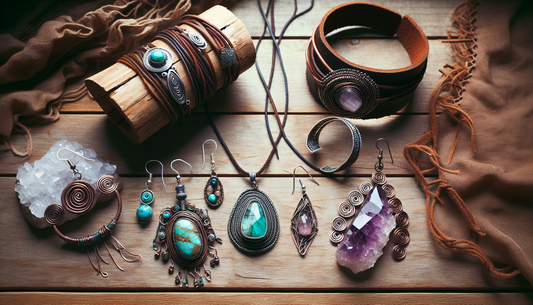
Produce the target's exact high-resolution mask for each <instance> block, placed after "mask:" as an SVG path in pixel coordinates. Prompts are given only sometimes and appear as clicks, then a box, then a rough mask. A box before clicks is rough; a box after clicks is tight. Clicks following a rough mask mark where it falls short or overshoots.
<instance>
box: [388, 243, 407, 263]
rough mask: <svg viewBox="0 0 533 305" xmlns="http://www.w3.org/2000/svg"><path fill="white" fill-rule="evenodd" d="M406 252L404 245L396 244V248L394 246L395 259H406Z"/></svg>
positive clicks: (393, 254) (393, 255)
mask: <svg viewBox="0 0 533 305" xmlns="http://www.w3.org/2000/svg"><path fill="white" fill-rule="evenodd" d="M406 254H407V253H406V252H405V249H404V247H402V246H400V245H396V246H394V248H392V257H394V258H395V259H398V260H400V259H404V258H405V255H406Z"/></svg>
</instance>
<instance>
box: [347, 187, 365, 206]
mask: <svg viewBox="0 0 533 305" xmlns="http://www.w3.org/2000/svg"><path fill="white" fill-rule="evenodd" d="M346 199H347V200H348V202H349V203H350V204H352V205H353V206H354V207H356V206H360V205H361V203H363V201H364V200H365V196H364V195H363V193H361V192H359V191H357V190H353V191H351V192H350V193H348V197H347V198H346Z"/></svg>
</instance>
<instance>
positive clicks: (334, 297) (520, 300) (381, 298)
mask: <svg viewBox="0 0 533 305" xmlns="http://www.w3.org/2000/svg"><path fill="white" fill-rule="evenodd" d="M177 300H179V302H180V303H186V304H212V303H216V304H250V303H261V304H272V305H275V304H332V303H335V304H352V303H355V302H357V304H483V305H485V304H486V305H490V304H502V303H508V304H531V302H532V300H533V295H532V294H531V293H529V294H520V293H494V294H488V293H465V292H462V293H427V292H422V293H401V294H397V293H381V294H376V293H261V294H259V293H234V292H209V293H201V292H194V293H193V292H174V293H172V292H166V293H152V292H143V293H101V292H96V293H94V292H93V293H66V292H62V293H61V292H60V293H58V292H31V293H25V292H9V293H0V302H1V303H3V304H13V303H18V304H20V303H25V304H36V303H38V304H43V305H44V304H72V305H77V304H102V305H103V304H123V303H127V304H148V303H156V302H157V303H161V304H171V303H176V302H177Z"/></svg>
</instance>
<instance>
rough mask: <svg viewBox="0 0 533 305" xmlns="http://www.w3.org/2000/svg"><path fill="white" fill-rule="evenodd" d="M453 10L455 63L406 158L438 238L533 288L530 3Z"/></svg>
mask: <svg viewBox="0 0 533 305" xmlns="http://www.w3.org/2000/svg"><path fill="white" fill-rule="evenodd" d="M452 17H453V23H454V25H455V26H456V27H457V31H455V32H449V33H448V39H446V40H444V41H443V42H444V43H448V44H449V45H450V46H451V48H452V51H453V57H454V58H453V59H454V60H455V63H453V64H447V65H445V66H444V67H445V69H446V70H443V71H441V72H442V74H443V78H442V79H441V81H440V82H439V83H438V84H437V86H436V88H435V89H434V91H433V93H432V94H431V97H430V103H429V114H430V121H431V129H430V130H428V131H427V132H426V133H425V134H424V135H422V136H421V137H420V138H419V139H418V140H417V141H415V142H414V143H411V144H409V145H407V146H406V147H405V148H404V155H405V158H406V159H407V161H408V162H409V163H410V164H411V166H412V167H413V169H414V171H415V176H416V178H417V181H418V182H419V184H420V185H421V186H422V188H423V190H424V191H425V193H426V194H427V197H426V205H427V220H428V227H429V230H430V232H431V234H432V235H433V237H434V238H435V240H436V241H437V243H438V244H439V245H441V246H442V247H444V248H446V249H448V250H452V251H457V252H461V253H466V254H468V255H471V256H473V257H475V258H477V259H478V260H479V261H480V262H481V265H482V266H483V270H484V273H485V276H486V278H487V279H488V280H489V281H490V282H492V281H493V279H494V278H498V279H506V278H511V277H514V276H516V275H517V274H519V273H522V274H523V275H524V277H525V278H526V279H527V280H528V281H529V283H530V284H532V285H533V264H532V262H533V220H532V219H533V192H532V190H533V136H532V132H533V39H532V37H533V2H531V1H496V0H493V1H490V0H489V1H479V3H478V1H467V2H465V3H463V4H461V5H460V6H459V7H457V9H456V10H455V11H454V12H453V15H452ZM439 110H442V112H443V114H440V115H437V111H439ZM474 130H475V133H474ZM445 154H448V158H447V161H445V162H443V160H442V159H441V156H443V155H445ZM435 173H437V177H435V178H432V177H431V175H435ZM426 176H428V178H426ZM433 177H434V176H433ZM450 204H454V205H455V207H456V208H450ZM459 215H461V216H459ZM459 217H462V219H464V221H465V223H466V225H467V227H466V226H464V227H462V226H460V225H458V224H460V223H459V222H458V221H457V218H459ZM501 264H504V265H503V266H502V265H501Z"/></svg>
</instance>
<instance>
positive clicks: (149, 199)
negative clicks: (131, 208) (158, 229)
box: [136, 160, 167, 223]
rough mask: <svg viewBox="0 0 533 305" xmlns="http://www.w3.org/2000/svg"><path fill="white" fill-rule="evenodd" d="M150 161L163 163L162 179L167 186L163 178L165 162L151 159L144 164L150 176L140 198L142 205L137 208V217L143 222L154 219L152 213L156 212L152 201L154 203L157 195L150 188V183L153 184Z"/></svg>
mask: <svg viewBox="0 0 533 305" xmlns="http://www.w3.org/2000/svg"><path fill="white" fill-rule="evenodd" d="M150 162H157V163H159V164H161V181H162V182H163V186H164V187H165V188H167V186H166V185H165V180H164V179H163V163H161V161H158V160H150V161H148V162H146V164H145V165H144V169H145V170H146V172H147V173H148V175H149V176H148V181H146V183H145V185H146V189H145V190H144V191H142V192H141V195H140V198H139V199H140V201H141V206H139V207H138V208H137V213H136V214H137V219H138V220H139V221H140V222H142V223H146V222H149V221H150V219H152V215H153V214H154V212H153V210H152V207H151V205H152V203H154V200H155V196H154V192H152V190H150V185H152V173H151V172H150V171H148V163H150Z"/></svg>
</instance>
